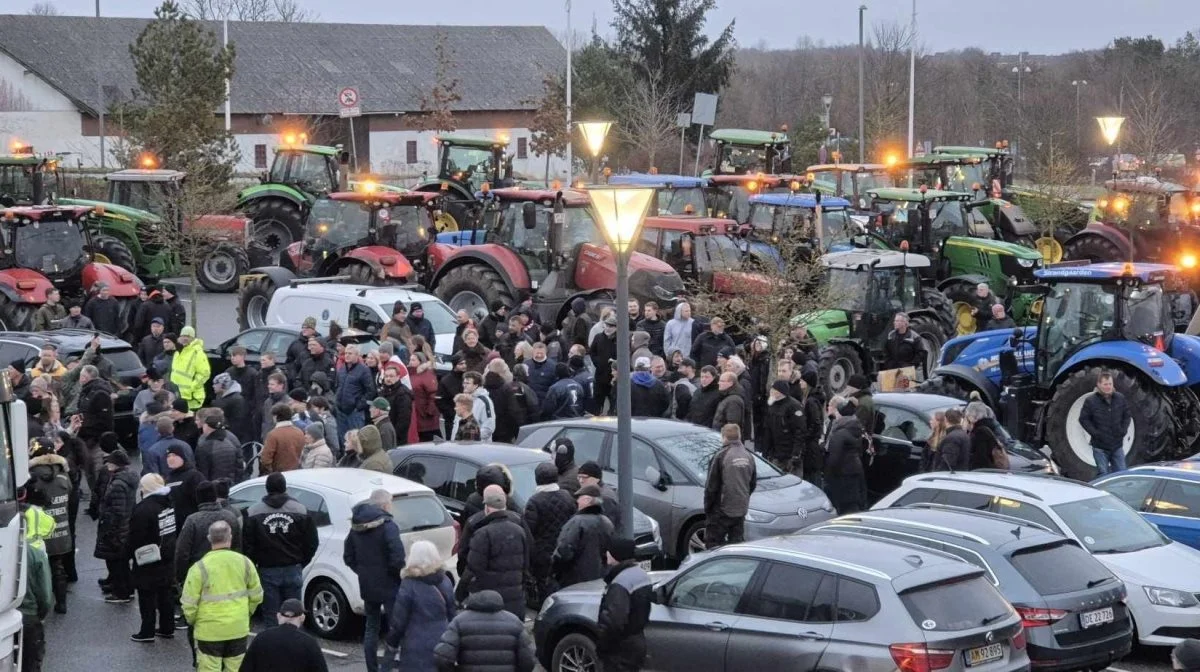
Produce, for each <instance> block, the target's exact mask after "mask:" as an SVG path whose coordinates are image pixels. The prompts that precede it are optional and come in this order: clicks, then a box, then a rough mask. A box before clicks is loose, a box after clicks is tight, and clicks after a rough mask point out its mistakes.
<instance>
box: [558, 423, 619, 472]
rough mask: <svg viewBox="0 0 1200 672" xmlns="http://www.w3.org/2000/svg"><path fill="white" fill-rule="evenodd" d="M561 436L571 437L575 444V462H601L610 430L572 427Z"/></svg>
mask: <svg viewBox="0 0 1200 672" xmlns="http://www.w3.org/2000/svg"><path fill="white" fill-rule="evenodd" d="M559 436H561V437H564V438H567V439H570V440H571V443H574V444H575V464H583V463H584V462H588V461H594V462H600V456H601V454H602V453H603V452H604V442H605V440H606V439H607V438H608V432H605V431H601V430H599V429H581V428H578V427H570V428H567V429H566V430H564V431H563V433H562V434H559Z"/></svg>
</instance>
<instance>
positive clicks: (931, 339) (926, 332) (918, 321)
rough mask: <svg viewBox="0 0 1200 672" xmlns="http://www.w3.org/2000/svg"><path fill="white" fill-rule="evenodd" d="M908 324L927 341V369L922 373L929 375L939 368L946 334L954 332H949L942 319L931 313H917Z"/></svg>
mask: <svg viewBox="0 0 1200 672" xmlns="http://www.w3.org/2000/svg"><path fill="white" fill-rule="evenodd" d="M908 326H909V328H910V329H912V330H913V331H915V332H917V335H918V336H920V337H921V340H923V341H925V353H926V359H925V371H924V372H922V373H923V374H924V376H928V375H929V372H930V371H933V370H934V369H935V368H937V363H938V356H939V355H940V354H941V352H942V346H943V345H945V344H946V340H947V339H946V334H947V333H953V332H947V330H946V328H945V327H944V326H943V324H942V321H941V320H940V319H935V318H934V317H932V316H930V315H917V316H915V317H913V318H912V320H911V321H910V322H909V323H908Z"/></svg>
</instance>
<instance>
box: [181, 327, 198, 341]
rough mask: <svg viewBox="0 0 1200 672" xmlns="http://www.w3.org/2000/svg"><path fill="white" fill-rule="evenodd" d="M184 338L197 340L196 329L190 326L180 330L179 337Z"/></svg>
mask: <svg viewBox="0 0 1200 672" xmlns="http://www.w3.org/2000/svg"><path fill="white" fill-rule="evenodd" d="M184 336H187V337H188V338H195V337H196V328H195V327H193V326H192V325H190V324H189V325H188V326H186V327H184V328H182V329H180V330H179V337H180V338H182V337H184Z"/></svg>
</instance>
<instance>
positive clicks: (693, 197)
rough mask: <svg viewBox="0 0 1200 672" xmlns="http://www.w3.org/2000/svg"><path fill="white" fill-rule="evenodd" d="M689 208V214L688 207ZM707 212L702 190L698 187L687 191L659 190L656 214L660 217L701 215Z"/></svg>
mask: <svg viewBox="0 0 1200 672" xmlns="http://www.w3.org/2000/svg"><path fill="white" fill-rule="evenodd" d="M688 206H691V208H690V210H691V212H689V211H688V210H689V207H688ZM707 211H708V205H707V203H706V202H705V199H704V190H703V189H701V188H700V187H689V188H687V189H659V190H658V214H660V215H683V214H697V215H703V214H705V213H706V212H707Z"/></svg>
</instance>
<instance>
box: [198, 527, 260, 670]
mask: <svg viewBox="0 0 1200 672" xmlns="http://www.w3.org/2000/svg"><path fill="white" fill-rule="evenodd" d="M208 543H209V544H210V545H211V546H212V550H211V551H209V552H208V553H206V554H205V555H204V557H203V558H200V560H198V561H197V562H196V564H194V565H192V567H191V569H189V570H188V573H187V579H185V580H184V582H183V594H182V595H181V596H180V598H179V604H180V606H181V607H182V608H183V617H184V618H185V619H187V622H188V624H189V625H191V626H192V628H193V630H194V632H195V637H196V669H197V670H198V671H199V672H222V671H223V670H224V671H226V672H228V671H232V670H237V669H238V668H239V667H241V664H242V658H243V657H245V655H246V646H247V639H248V637H249V635H250V615H251V614H253V613H254V610H255V609H256V608H257V607H258V605H259V604H261V603H262V599H263V590H262V584H261V583H259V580H258V572H257V571H256V570H255V569H254V563H252V562H250V559H249V558H247V557H246V556H244V555H242V554H241V553H238V552H237V551H234V550H232V549H231V548H230V545H231V544H232V543H233V530H232V529H231V528H230V527H229V523H227V522H225V521H223V520H218V521H217V522H215V523H213V524H212V525H210V526H209V528H208Z"/></svg>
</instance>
